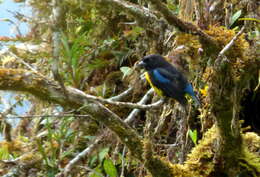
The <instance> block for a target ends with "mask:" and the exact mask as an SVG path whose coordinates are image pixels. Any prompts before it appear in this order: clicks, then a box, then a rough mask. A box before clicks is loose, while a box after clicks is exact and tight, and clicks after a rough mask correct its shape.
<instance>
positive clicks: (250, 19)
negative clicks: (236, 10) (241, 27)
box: [238, 18, 260, 23]
mask: <svg viewBox="0 0 260 177" xmlns="http://www.w3.org/2000/svg"><path fill="white" fill-rule="evenodd" d="M242 20H245V21H255V22H258V23H260V20H259V19H256V18H239V19H238V21H242Z"/></svg>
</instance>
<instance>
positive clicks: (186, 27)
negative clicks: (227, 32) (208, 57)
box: [148, 0, 217, 46]
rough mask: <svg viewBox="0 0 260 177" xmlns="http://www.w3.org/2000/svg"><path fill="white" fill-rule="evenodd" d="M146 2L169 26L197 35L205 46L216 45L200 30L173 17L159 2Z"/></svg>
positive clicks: (156, 0)
mask: <svg viewBox="0 0 260 177" xmlns="http://www.w3.org/2000/svg"><path fill="white" fill-rule="evenodd" d="M148 1H150V2H151V3H152V5H153V6H154V7H155V9H157V10H158V11H159V12H160V13H161V14H162V15H163V17H164V18H165V19H166V21H167V22H168V23H169V24H170V25H173V26H175V27H177V28H179V29H180V30H181V31H183V32H186V33H192V34H196V35H199V36H200V39H201V40H202V41H205V42H206V43H207V44H211V45H213V46H216V45H217V44H216V42H215V40H214V39H213V38H212V37H210V36H209V35H208V34H206V33H204V32H203V31H202V30H201V29H199V28H198V27H197V26H195V25H194V24H192V23H190V22H184V21H183V20H181V19H180V18H178V17H177V16H175V15H174V14H173V13H172V12H171V11H170V10H169V9H168V8H167V7H166V6H165V5H164V4H163V3H162V2H161V1H158V0H148Z"/></svg>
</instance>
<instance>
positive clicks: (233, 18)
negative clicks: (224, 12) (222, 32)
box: [229, 10, 242, 27]
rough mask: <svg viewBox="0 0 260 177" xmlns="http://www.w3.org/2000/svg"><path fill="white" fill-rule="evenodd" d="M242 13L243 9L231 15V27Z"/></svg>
mask: <svg viewBox="0 0 260 177" xmlns="http://www.w3.org/2000/svg"><path fill="white" fill-rule="evenodd" d="M241 14H242V10H239V11H237V12H236V13H235V14H234V15H233V16H232V17H231V22H230V25H229V27H231V26H232V25H233V24H234V23H235V22H236V21H237V20H238V18H239V17H240V16H241Z"/></svg>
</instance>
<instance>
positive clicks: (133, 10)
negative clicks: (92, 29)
mask: <svg viewBox="0 0 260 177" xmlns="http://www.w3.org/2000/svg"><path fill="white" fill-rule="evenodd" d="M87 2H90V1H89V0H87ZM96 2H98V3H102V4H108V5H110V6H113V7H116V8H117V9H120V10H123V11H124V12H126V13H128V14H130V15H131V16H133V17H134V18H135V19H136V21H137V22H138V23H139V25H140V26H142V27H144V28H147V27H148V28H151V25H150V24H154V23H159V22H160V20H159V19H158V18H157V17H156V16H155V15H154V14H153V13H152V12H151V11H150V10H149V9H147V8H145V7H142V6H139V5H136V4H134V3H130V2H127V1H123V0H96Z"/></svg>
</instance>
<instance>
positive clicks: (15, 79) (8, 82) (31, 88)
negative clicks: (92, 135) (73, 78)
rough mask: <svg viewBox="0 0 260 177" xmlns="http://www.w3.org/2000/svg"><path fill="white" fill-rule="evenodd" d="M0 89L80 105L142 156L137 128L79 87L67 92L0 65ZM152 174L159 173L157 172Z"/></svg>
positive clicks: (30, 75) (158, 161) (30, 73)
mask: <svg viewBox="0 0 260 177" xmlns="http://www.w3.org/2000/svg"><path fill="white" fill-rule="evenodd" d="M0 90H12V91H23V92H28V93H30V94H32V95H34V96H36V97H38V98H40V99H42V100H46V101H49V102H52V103H58V104H60V105H61V106H63V107H70V108H74V109H79V108H80V109H81V111H83V112H85V113H86V114H89V115H91V116H92V117H93V119H95V120H97V121H99V122H101V123H103V124H104V125H105V126H107V127H108V128H109V129H110V130H112V131H113V132H114V133H115V134H116V135H117V136H118V137H119V138H120V139H121V141H122V142H123V143H124V144H125V145H126V146H127V147H128V148H129V150H130V151H131V154H132V155H133V156H134V157H136V158H137V159H139V160H142V159H143V158H142V154H143V143H142V139H141V138H140V137H139V136H138V134H137V133H136V131H135V130H134V129H132V128H131V127H130V126H129V125H128V124H126V123H124V122H123V121H122V120H121V119H120V117H118V116H117V115H116V114H115V113H113V112H112V111H110V110H109V109H108V108H106V107H105V106H103V105H102V104H101V103H99V102H97V101H93V100H88V99H87V98H86V97H85V96H84V95H85V93H84V92H82V91H80V90H77V89H74V88H66V90H67V92H68V95H67V96H66V95H64V92H63V90H62V89H61V88H60V87H59V86H58V85H57V84H56V83H55V82H54V81H51V80H47V79H45V78H43V77H41V76H39V75H37V74H35V73H33V72H30V71H27V70H19V69H0ZM153 163H156V164H161V166H164V163H163V162H162V161H160V160H157V161H154V162H151V164H153ZM151 166H154V165H151ZM149 167H150V166H148V167H147V168H148V170H149V171H151V170H153V169H150V168H149ZM165 168H167V167H165ZM155 176H157V177H159V176H158V175H155Z"/></svg>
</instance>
